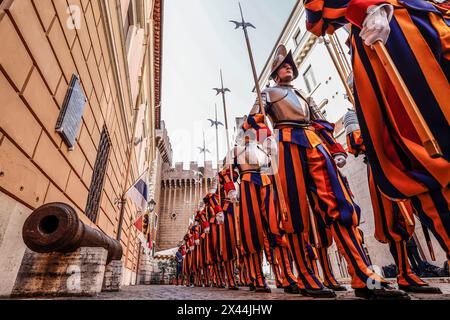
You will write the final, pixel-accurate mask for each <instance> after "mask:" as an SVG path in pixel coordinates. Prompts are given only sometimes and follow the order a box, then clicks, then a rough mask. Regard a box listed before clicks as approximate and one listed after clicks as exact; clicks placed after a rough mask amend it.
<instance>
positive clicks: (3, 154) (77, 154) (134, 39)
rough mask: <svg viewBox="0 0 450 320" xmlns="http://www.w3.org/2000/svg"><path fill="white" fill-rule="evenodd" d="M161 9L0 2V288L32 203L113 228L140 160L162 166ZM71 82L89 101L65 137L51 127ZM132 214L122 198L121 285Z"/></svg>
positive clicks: (129, 273) (10, 276) (130, 253)
mask: <svg viewBox="0 0 450 320" xmlns="http://www.w3.org/2000/svg"><path fill="white" fill-rule="evenodd" d="M162 14H163V8H162V0H117V1H109V0H93V1H85V0H45V1H42V0H1V1H0V39H1V40H2V45H1V49H0V114H1V116H0V252H1V255H0V295H9V294H10V293H11V291H12V290H13V287H14V283H15V280H16V276H17V272H18V270H19V268H20V266H21V262H22V257H23V255H24V252H25V245H24V243H23V241H22V235H21V231H22V225H23V222H24V220H25V219H26V218H27V217H28V216H29V214H30V213H31V212H32V211H33V210H34V209H36V208H37V207H39V206H41V205H42V204H45V203H49V202H64V203H67V204H70V205H71V206H72V207H73V208H75V210H76V211H77V213H78V215H79V218H80V219H81V220H82V221H83V222H84V223H85V224H87V225H89V226H91V227H94V228H98V229H100V230H102V231H104V232H105V233H106V234H107V235H109V236H111V237H113V238H117V235H118V233H119V230H118V227H119V218H120V204H119V203H120V201H119V200H120V198H121V195H122V194H123V193H124V192H125V191H126V190H127V189H128V188H129V187H130V185H131V184H132V183H133V182H134V181H135V180H136V179H137V178H138V177H139V176H140V175H141V174H142V172H143V171H144V170H146V168H147V167H149V166H150V167H152V168H156V169H155V172H154V175H156V176H158V173H157V172H156V171H157V170H158V168H162V166H161V165H159V167H158V158H159V159H161V158H162V156H161V155H160V152H159V150H158V148H157V145H156V132H157V130H160V129H161V123H160V122H161V119H160V114H161V111H160V87H161V67H162V66H161V61H162V60H161V49H162ZM74 75H75V76H76V78H74ZM74 79H78V80H75V82H73V81H74ZM74 83H76V84H78V85H79V86H80V92H81V96H84V97H85V98H86V100H85V103H82V102H83V101H82V102H81V103H80V102H79V101H78V104H79V105H78V107H81V118H80V119H79V121H76V125H75V126H73V128H72V129H74V135H75V141H74V143H73V145H69V144H68V142H67V141H66V140H65V139H63V135H62V134H60V133H58V132H57V131H56V130H55V127H56V124H57V122H58V119H59V118H60V115H61V111H62V110H65V108H66V107H67V108H68V106H67V104H66V102H68V101H71V100H70V98H69V96H68V95H67V93H68V92H70V87H71V86H72V85H74ZM66 97H67V98H66ZM67 112H69V111H67ZM75 118H76V117H75ZM133 129H135V130H133ZM133 132H134V133H135V134H134V136H133ZM129 159H130V162H129V161H128V160H129ZM155 161H156V162H155ZM128 163H130V166H129V168H130V170H129V173H130V174H129V178H128V179H126V178H125V177H126V176H127V173H126V171H127V167H128V165H127V164H128ZM153 163H156V165H152V164H153ZM125 180H127V181H125ZM155 187H156V188H159V183H158V184H155ZM135 215H136V208H135V207H134V205H133V203H132V202H131V201H130V200H128V201H126V205H125V212H124V218H123V224H122V228H121V232H120V233H121V237H120V242H121V244H122V247H123V252H124V255H123V259H122V263H123V278H122V283H123V284H131V283H134V282H135V278H136V274H135V272H136V269H137V264H138V240H137V232H136V229H135V228H134V227H133V222H134V219H135Z"/></svg>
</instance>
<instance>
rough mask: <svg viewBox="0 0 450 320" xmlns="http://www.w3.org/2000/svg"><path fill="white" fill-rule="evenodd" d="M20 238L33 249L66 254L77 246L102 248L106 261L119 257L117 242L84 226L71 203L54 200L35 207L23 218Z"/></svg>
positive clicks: (98, 231)
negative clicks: (24, 219)
mask: <svg viewBox="0 0 450 320" xmlns="http://www.w3.org/2000/svg"><path fill="white" fill-rule="evenodd" d="M22 237H23V241H24V242H25V244H26V246H27V247H28V248H30V249H31V250H32V251H34V252H38V253H50V252H61V253H68V252H73V251H75V250H77V249H78V248H80V247H102V248H105V249H106V250H107V251H108V257H107V263H109V262H111V261H112V260H120V259H122V254H123V251H122V246H121V244H120V242H119V241H117V240H115V239H113V238H111V237H109V236H107V235H106V234H105V233H103V232H102V231H100V230H97V229H94V228H91V227H89V226H87V225H85V224H84V223H83V222H82V221H81V220H80V219H79V218H78V215H77V213H76V211H75V209H74V208H72V207H71V206H69V205H67V204H65V203H60V202H55V203H47V204H44V205H43V206H41V207H39V208H37V209H36V210H34V211H33V212H32V213H31V215H30V216H29V217H28V218H27V219H26V221H25V223H24V225H23V229H22Z"/></svg>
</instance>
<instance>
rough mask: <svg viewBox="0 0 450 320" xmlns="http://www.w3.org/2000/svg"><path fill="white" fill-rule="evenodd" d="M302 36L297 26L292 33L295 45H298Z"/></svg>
mask: <svg viewBox="0 0 450 320" xmlns="http://www.w3.org/2000/svg"><path fill="white" fill-rule="evenodd" d="M302 38H303V37H302V29H300V28H298V30H297V32H296V33H295V35H294V42H295V45H297V46H298V45H300V43H301V42H302Z"/></svg>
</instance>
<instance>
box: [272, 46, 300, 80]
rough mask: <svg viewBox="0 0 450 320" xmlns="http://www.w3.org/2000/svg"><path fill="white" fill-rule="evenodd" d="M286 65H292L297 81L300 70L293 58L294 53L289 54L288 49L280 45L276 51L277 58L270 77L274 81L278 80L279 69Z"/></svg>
mask: <svg viewBox="0 0 450 320" xmlns="http://www.w3.org/2000/svg"><path fill="white" fill-rule="evenodd" d="M285 63H289V64H290V65H291V67H292V71H293V72H294V79H296V78H297V77H298V69H297V66H296V65H295V62H294V58H293V57H292V51H289V52H287V49H286V47H285V46H284V45H283V44H280V45H279V46H278V48H277V50H276V51H275V57H274V59H273V63H272V70H271V72H270V77H271V78H272V79H274V80H275V79H276V77H277V71H278V69H279V68H280V67H281V66H282V65H283V64H285ZM294 79H293V80H294Z"/></svg>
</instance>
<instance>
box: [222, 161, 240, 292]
mask: <svg viewBox="0 0 450 320" xmlns="http://www.w3.org/2000/svg"><path fill="white" fill-rule="evenodd" d="M230 172H231V171H230V169H229V168H226V169H223V170H222V171H220V172H219V174H218V176H219V183H220V188H221V200H222V209H223V213H224V218H225V220H224V223H223V224H222V225H220V228H221V233H220V234H221V237H222V241H221V245H222V259H223V261H224V267H225V271H226V274H227V282H228V286H229V287H235V286H236V282H235V280H234V271H235V267H234V260H235V259H236V229H235V226H236V220H235V219H236V217H235V212H234V211H235V208H234V205H233V203H231V201H229V200H228V198H227V195H228V193H229V192H230V191H231V190H235V186H234V182H236V181H237V180H238V178H239V175H238V173H237V172H236V171H235V170H233V171H232V174H231V173H230Z"/></svg>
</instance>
